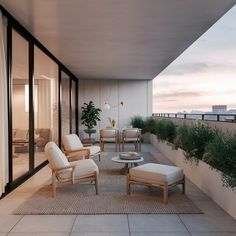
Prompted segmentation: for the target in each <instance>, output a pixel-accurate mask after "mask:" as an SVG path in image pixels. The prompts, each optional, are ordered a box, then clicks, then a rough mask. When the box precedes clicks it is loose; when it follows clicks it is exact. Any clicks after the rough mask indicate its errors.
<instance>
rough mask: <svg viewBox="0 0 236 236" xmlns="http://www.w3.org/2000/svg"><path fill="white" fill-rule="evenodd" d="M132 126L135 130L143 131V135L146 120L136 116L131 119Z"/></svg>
mask: <svg viewBox="0 0 236 236" xmlns="http://www.w3.org/2000/svg"><path fill="white" fill-rule="evenodd" d="M131 125H132V126H133V127H135V128H139V129H142V133H143V129H144V126H145V120H144V119H143V118H142V117H141V116H134V117H133V118H131Z"/></svg>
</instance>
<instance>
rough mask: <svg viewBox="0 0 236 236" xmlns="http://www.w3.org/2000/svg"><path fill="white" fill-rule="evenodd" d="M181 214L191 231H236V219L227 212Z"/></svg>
mask: <svg viewBox="0 0 236 236" xmlns="http://www.w3.org/2000/svg"><path fill="white" fill-rule="evenodd" d="M179 216H180V218H181V220H182V221H183V223H184V224H185V226H186V227H187V229H188V230H189V231H190V232H217V231H223V232H236V221H235V220H233V219H232V218H231V217H230V216H227V215H225V214H215V215H209V214H200V215H179Z"/></svg>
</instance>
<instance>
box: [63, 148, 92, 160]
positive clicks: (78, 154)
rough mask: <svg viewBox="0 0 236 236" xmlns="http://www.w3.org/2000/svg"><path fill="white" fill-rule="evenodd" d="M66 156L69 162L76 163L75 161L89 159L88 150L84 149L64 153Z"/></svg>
mask: <svg viewBox="0 0 236 236" xmlns="http://www.w3.org/2000/svg"><path fill="white" fill-rule="evenodd" d="M66 156H67V158H68V160H69V161H70V162H71V161H77V160H81V159H85V158H89V156H90V150H89V149H86V148H82V149H78V150H75V151H73V152H66Z"/></svg>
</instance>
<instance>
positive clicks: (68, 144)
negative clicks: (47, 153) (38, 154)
mask: <svg viewBox="0 0 236 236" xmlns="http://www.w3.org/2000/svg"><path fill="white" fill-rule="evenodd" d="M62 143H63V147H64V149H65V151H66V152H73V151H75V150H78V149H80V148H83V144H82V143H81V141H80V139H79V137H78V135H76V134H67V135H65V136H63V137H62Z"/></svg>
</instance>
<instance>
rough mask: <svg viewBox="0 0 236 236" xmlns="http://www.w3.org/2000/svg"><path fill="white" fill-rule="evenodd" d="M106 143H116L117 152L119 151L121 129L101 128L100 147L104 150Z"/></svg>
mask: <svg viewBox="0 0 236 236" xmlns="http://www.w3.org/2000/svg"><path fill="white" fill-rule="evenodd" d="M105 143H115V150H116V152H118V151H119V130H118V129H115V128H104V129H100V148H101V150H102V151H104V145H105Z"/></svg>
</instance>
